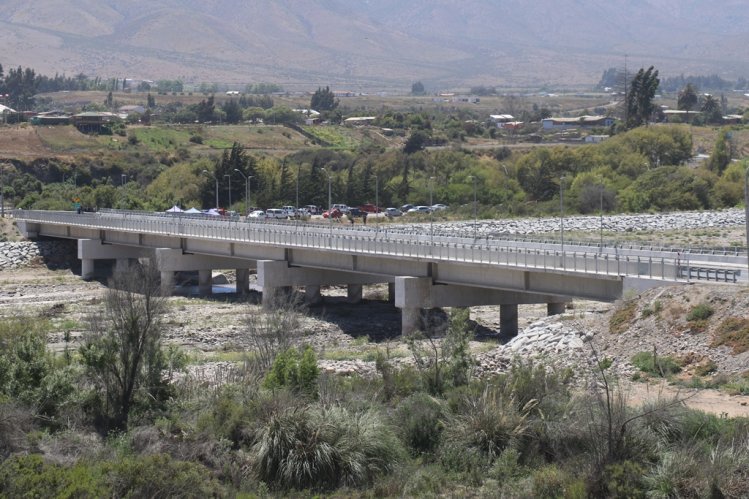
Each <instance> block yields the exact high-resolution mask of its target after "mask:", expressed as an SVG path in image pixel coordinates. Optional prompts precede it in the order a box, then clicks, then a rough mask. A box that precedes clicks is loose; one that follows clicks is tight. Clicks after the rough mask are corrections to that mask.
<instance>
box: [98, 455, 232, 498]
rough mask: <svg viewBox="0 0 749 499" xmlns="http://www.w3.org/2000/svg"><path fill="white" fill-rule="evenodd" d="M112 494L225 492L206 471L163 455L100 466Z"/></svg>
mask: <svg viewBox="0 0 749 499" xmlns="http://www.w3.org/2000/svg"><path fill="white" fill-rule="evenodd" d="M104 471H105V472H106V476H107V478H106V480H107V482H108V483H109V485H110V487H111V489H112V493H111V494H108V495H111V496H113V497H195V498H203V497H217V496H222V495H225V491H224V490H223V488H222V487H221V486H220V485H219V483H218V482H217V481H216V480H215V479H214V478H213V477H212V476H211V474H210V472H209V470H208V469H207V468H206V467H204V466H202V465H200V464H197V463H189V462H185V461H177V460H175V459H172V458H171V457H169V456H167V455H154V456H145V457H144V456H136V457H126V458H124V459H122V460H121V461H118V462H115V463H109V464H107V465H106V466H104Z"/></svg>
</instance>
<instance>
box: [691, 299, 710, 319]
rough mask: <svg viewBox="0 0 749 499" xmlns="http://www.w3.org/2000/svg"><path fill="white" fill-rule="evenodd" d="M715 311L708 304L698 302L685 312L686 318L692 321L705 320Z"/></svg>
mask: <svg viewBox="0 0 749 499" xmlns="http://www.w3.org/2000/svg"><path fill="white" fill-rule="evenodd" d="M714 313H715V311H714V310H713V307H711V306H710V304H708V303H700V304H699V305H696V306H694V307H692V309H691V310H690V311H689V313H688V314H687V320H688V321H690V322H692V321H705V320H707V319H709V318H710V317H711V316H712V315H713V314H714Z"/></svg>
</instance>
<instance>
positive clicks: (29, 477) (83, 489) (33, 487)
mask: <svg viewBox="0 0 749 499" xmlns="http://www.w3.org/2000/svg"><path fill="white" fill-rule="evenodd" d="M108 496H110V497H111V496H112V491H111V489H110V488H109V487H108V486H107V484H106V483H105V481H104V477H103V475H102V474H101V470H99V469H98V468H97V467H96V466H94V465H92V464H87V463H78V464H76V465H74V466H72V467H69V468H66V467H63V466H59V465H56V464H50V463H47V462H45V461H44V459H43V458H42V456H40V455H37V454H29V455H26V456H14V457H11V458H10V459H7V460H6V461H4V462H3V463H2V464H0V497H8V498H11V497H108ZM118 497H122V496H118Z"/></svg>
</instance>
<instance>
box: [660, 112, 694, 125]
mask: <svg viewBox="0 0 749 499" xmlns="http://www.w3.org/2000/svg"><path fill="white" fill-rule="evenodd" d="M698 114H701V113H700V112H699V111H687V110H686V109H664V110H663V115H664V116H665V117H666V121H668V122H669V123H673V122H677V123H690V122H691V121H692V120H693V119H694V117H695V116H697V115H698Z"/></svg>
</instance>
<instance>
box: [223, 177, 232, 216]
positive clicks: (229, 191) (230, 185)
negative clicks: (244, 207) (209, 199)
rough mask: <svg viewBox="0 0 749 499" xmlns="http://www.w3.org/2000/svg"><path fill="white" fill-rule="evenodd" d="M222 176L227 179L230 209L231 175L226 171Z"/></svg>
mask: <svg viewBox="0 0 749 499" xmlns="http://www.w3.org/2000/svg"><path fill="white" fill-rule="evenodd" d="M224 178H228V179H229V209H231V175H229V174H228V173H227V174H225V175H224Z"/></svg>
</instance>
